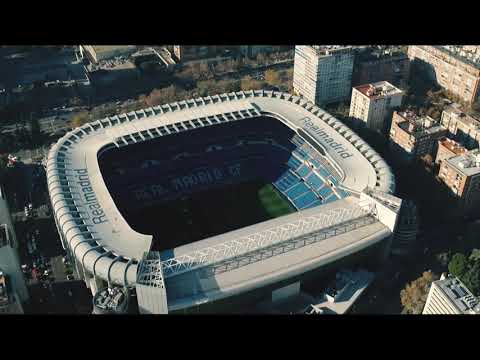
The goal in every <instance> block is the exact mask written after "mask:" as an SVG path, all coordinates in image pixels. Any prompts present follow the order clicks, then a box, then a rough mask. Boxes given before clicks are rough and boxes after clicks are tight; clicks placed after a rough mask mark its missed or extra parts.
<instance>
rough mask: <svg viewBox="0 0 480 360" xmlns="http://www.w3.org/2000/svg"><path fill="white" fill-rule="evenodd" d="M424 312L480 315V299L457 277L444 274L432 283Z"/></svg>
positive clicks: (429, 313)
mask: <svg viewBox="0 0 480 360" xmlns="http://www.w3.org/2000/svg"><path fill="white" fill-rule="evenodd" d="M422 314H424V315H425V314H428V315H456V314H458V315H460V314H472V315H478V314H480V301H479V300H478V299H477V298H476V297H475V296H474V295H473V294H472V293H471V291H470V290H468V288H467V287H466V286H465V285H464V284H463V283H462V282H461V281H460V280H459V279H458V278H457V277H454V276H448V277H446V276H445V275H442V277H441V278H440V280H437V281H434V282H433V283H432V285H431V287H430V291H429V293H428V297H427V302H426V303H425V307H424V308H423V312H422Z"/></svg>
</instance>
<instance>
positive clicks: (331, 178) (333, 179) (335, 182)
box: [328, 176, 338, 186]
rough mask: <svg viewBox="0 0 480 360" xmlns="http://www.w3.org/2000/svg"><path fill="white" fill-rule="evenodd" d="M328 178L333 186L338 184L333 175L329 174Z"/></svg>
mask: <svg viewBox="0 0 480 360" xmlns="http://www.w3.org/2000/svg"><path fill="white" fill-rule="evenodd" d="M328 180H330V181H331V182H332V183H333V184H334V185H335V186H338V180H337V179H336V178H334V177H333V176H330V177H329V178H328Z"/></svg>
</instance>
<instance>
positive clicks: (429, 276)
mask: <svg viewBox="0 0 480 360" xmlns="http://www.w3.org/2000/svg"><path fill="white" fill-rule="evenodd" d="M437 279H438V276H437V275H435V274H434V273H432V271H430V270H429V271H425V272H424V273H423V274H422V276H421V277H420V278H418V279H417V280H414V281H412V282H411V283H410V284H407V286H406V287H405V289H403V290H402V291H401V292H400V301H401V303H402V306H403V308H404V309H403V310H404V311H405V312H406V313H407V314H421V313H422V310H423V308H424V306H425V303H426V302H427V296H428V291H429V290H430V286H431V284H432V282H433V281H435V280H437Z"/></svg>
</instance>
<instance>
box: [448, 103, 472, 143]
mask: <svg viewBox="0 0 480 360" xmlns="http://www.w3.org/2000/svg"><path fill="white" fill-rule="evenodd" d="M441 123H442V125H443V126H444V127H445V128H447V129H448V132H449V135H450V137H452V138H453V139H455V140H456V141H459V142H461V143H462V144H464V146H465V147H466V148H467V149H470V150H471V149H474V148H477V147H478V146H479V141H480V119H477V118H475V117H473V116H471V115H467V114H465V113H464V112H463V111H462V110H461V109H460V105H458V104H452V105H450V106H448V107H447V108H446V109H445V110H444V111H443V112H442V118H441Z"/></svg>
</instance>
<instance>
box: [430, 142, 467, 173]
mask: <svg viewBox="0 0 480 360" xmlns="http://www.w3.org/2000/svg"><path fill="white" fill-rule="evenodd" d="M466 152H467V149H466V148H465V147H464V146H462V144H460V143H458V142H456V141H455V140H452V139H449V138H447V137H443V138H441V139H439V140H438V145H437V155H436V156H435V164H437V165H439V166H441V165H442V161H444V160H445V159H450V158H452V157H454V156H457V155H463V154H465V153H466Z"/></svg>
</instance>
